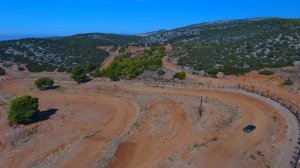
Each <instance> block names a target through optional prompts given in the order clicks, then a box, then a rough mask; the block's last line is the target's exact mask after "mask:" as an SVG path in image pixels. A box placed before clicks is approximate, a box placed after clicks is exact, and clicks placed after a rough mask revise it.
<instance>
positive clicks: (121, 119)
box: [0, 81, 136, 167]
mask: <svg viewBox="0 0 300 168" xmlns="http://www.w3.org/2000/svg"><path fill="white" fill-rule="evenodd" d="M29 82H31V81H29ZM20 83H23V84H24V85H26V84H25V83H28V81H7V82H4V83H2V84H1V90H2V91H7V92H9V93H10V94H12V95H15V96H18V95H31V96H36V97H38V98H39V100H40V108H41V110H48V109H50V108H56V109H58V111H57V112H56V114H55V115H54V116H53V117H51V119H50V120H48V121H47V122H40V123H37V124H34V125H38V126H39V132H38V134H37V136H36V137H35V138H34V139H33V140H32V142H31V143H30V144H27V146H24V147H22V150H18V151H12V152H10V151H9V145H7V146H6V148H5V149H6V150H5V149H3V150H2V151H0V152H5V155H4V156H5V157H1V158H0V167H23V166H24V167H26V166H31V165H35V164H37V163H38V162H43V161H44V160H45V159H47V158H48V157H51V156H53V155H55V154H56V153H58V152H59V151H60V150H64V149H66V148H70V147H71V146H72V145H73V144H76V142H80V145H78V146H76V148H75V149H72V148H71V149H72V152H71V153H69V154H68V155H67V157H64V159H63V160H59V161H58V163H56V164H57V166H59V167H92V165H93V164H94V162H95V161H97V159H98V158H99V157H101V155H103V150H105V149H106V148H107V145H108V144H110V142H111V141H112V140H113V139H114V138H117V137H119V136H121V135H122V134H124V133H125V132H126V131H127V129H128V127H129V126H130V125H131V124H132V122H133V121H134V119H135V116H136V110H135V108H134V106H133V104H132V103H131V102H130V101H128V100H126V99H123V98H118V97H114V96H109V95H101V96H99V95H95V94H92V95H79V94H59V93H49V92H47V93H41V92H38V91H29V90H25V89H23V88H20ZM1 111H2V110H1ZM1 125H3V127H1V135H0V136H1V137H0V142H1V144H2V142H5V135H4V134H3V133H4V132H7V133H8V134H9V128H8V127H7V126H6V121H5V118H2V117H1ZM2 131H3V132H2ZM1 148H2V147H1ZM33 151H34V152H33ZM1 156H3V154H1ZM7 160H8V163H7ZM5 165H6V166H5Z"/></svg>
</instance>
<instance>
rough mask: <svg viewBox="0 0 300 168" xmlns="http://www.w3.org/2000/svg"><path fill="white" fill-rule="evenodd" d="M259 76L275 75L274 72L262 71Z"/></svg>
mask: <svg viewBox="0 0 300 168" xmlns="http://www.w3.org/2000/svg"><path fill="white" fill-rule="evenodd" d="M259 74H261V75H266V76H271V75H273V74H274V72H273V71H270V70H263V71H260V72H259Z"/></svg>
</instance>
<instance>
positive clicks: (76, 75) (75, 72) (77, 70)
mask: <svg viewBox="0 0 300 168" xmlns="http://www.w3.org/2000/svg"><path fill="white" fill-rule="evenodd" d="M71 77H72V78H73V79H74V80H75V81H76V82H77V83H80V82H83V81H84V80H85V79H86V78H87V76H86V74H85V69H84V68H83V67H82V66H80V65H76V66H74V67H73V68H72V71H71Z"/></svg>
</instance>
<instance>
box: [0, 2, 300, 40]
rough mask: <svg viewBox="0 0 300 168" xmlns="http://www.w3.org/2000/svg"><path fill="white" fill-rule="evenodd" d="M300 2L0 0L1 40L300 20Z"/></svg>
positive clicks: (129, 32)
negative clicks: (215, 23) (220, 22)
mask: <svg viewBox="0 0 300 168" xmlns="http://www.w3.org/2000/svg"><path fill="white" fill-rule="evenodd" d="M299 7H300V1H299V0H234V1H228V0H215V1H213V0H210V1H207V0H205V1H200V0H184V1H179V0H0V39H7V38H12V37H13V38H16V37H30V36H35V37H38V36H63V35H71V34H77V33H88V32H105V33H121V34H138V33H143V32H149V31H154V30H159V29H172V28H176V27H180V26H185V25H189V24H196V23H201V22H208V21H216V20H228V19H242V18H252V17H284V18H300V10H299Z"/></svg>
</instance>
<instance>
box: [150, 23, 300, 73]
mask: <svg viewBox="0 0 300 168" xmlns="http://www.w3.org/2000/svg"><path fill="white" fill-rule="evenodd" d="M148 41H149V42H159V43H164V42H169V43H172V44H173V45H174V46H175V47H174V48H175V49H174V51H173V55H172V56H173V57H174V58H175V60H177V61H178V64H179V65H181V66H185V67H190V68H192V69H193V70H196V71H202V70H205V71H207V72H209V73H211V74H216V73H217V72H218V71H223V72H225V73H227V74H232V73H235V74H238V73H245V72H247V71H249V70H252V69H261V68H265V67H283V66H288V65H292V64H293V62H294V61H299V60H300V20H299V19H254V20H238V21H223V22H215V23H207V24H200V25H193V26H188V27H184V28H179V29H175V30H171V31H168V32H164V33H159V34H155V35H152V36H149V37H148Z"/></svg>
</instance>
